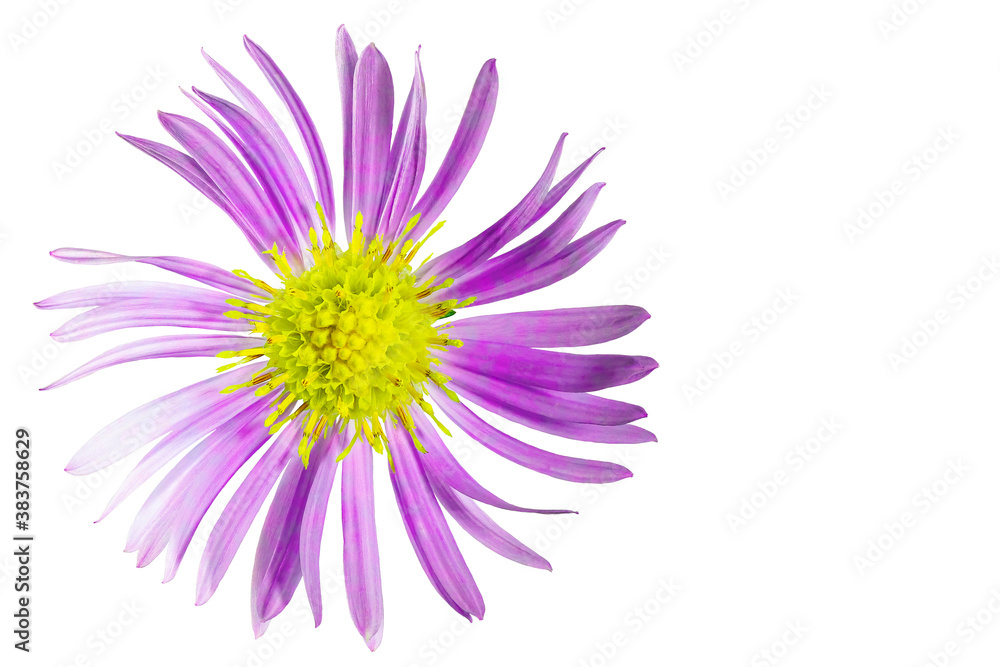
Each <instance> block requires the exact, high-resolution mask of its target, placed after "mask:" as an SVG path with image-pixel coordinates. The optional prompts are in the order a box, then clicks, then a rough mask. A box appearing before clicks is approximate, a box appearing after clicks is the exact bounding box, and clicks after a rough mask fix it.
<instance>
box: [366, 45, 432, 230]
mask: <svg viewBox="0 0 1000 667" xmlns="http://www.w3.org/2000/svg"><path fill="white" fill-rule="evenodd" d="M414 58H415V60H416V65H415V72H414V74H413V84H412V85H411V86H410V94H409V97H407V99H406V104H405V105H404V107H403V115H402V117H401V118H400V119H399V127H398V128H397V130H396V138H395V139H394V140H393V144H392V151H391V153H390V155H389V165H390V166H391V169H390V171H389V175H390V181H389V182H388V190H387V191H386V194H385V201H384V202H383V204H382V214H381V217H380V220H379V226H378V228H377V230H376V231H377V233H380V234H382V235H383V236H385V237H386V238H389V239H395V238H397V237H398V236H399V234H400V232H402V230H403V228H404V226H405V224H406V223H407V222H408V220H407V219H406V215H407V213H409V211H410V208H411V207H412V206H413V200H414V199H416V198H417V189H418V188H419V187H420V180H421V179H422V178H423V176H424V163H425V161H426V158H427V124H426V117H427V97H426V92H425V91H424V75H423V72H422V71H421V70H420V52H419V51H417V54H416V56H415V57H414Z"/></svg>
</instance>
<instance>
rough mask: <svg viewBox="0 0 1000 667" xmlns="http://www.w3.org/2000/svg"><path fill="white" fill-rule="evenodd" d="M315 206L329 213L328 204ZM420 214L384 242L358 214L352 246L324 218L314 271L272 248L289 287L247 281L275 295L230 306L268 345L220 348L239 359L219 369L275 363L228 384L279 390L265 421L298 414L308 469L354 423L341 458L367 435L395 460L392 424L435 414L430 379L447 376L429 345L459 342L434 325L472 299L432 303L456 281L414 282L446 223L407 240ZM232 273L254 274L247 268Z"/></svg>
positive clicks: (274, 425)
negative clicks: (322, 442) (334, 434)
mask: <svg viewBox="0 0 1000 667" xmlns="http://www.w3.org/2000/svg"><path fill="white" fill-rule="evenodd" d="M318 210H319V212H320V217H321V219H323V215H322V209H319V208H318ZM418 219H419V218H418V217H414V218H413V219H412V220H411V221H410V223H409V224H408V225H407V227H406V229H405V231H404V233H403V235H402V236H401V238H400V239H398V240H397V241H393V242H390V243H388V244H387V243H385V242H384V241H383V239H382V237H381V236H376V237H375V238H373V239H371V240H368V239H365V238H364V236H363V235H362V233H361V215H360V214H358V217H357V219H356V221H355V226H354V233H353V236H352V238H351V242H350V244H349V245H348V246H347V247H346V248H341V247H340V246H339V245H337V244H336V243H334V242H333V240H332V238H331V237H330V234H329V231H328V230H327V227H326V223H325V219H323V230H322V238H321V239H318V238H317V235H316V234H315V231H313V233H312V234H311V237H312V258H313V263H312V266H311V268H308V269H306V270H305V271H303V272H301V273H297V274H296V273H293V272H292V270H291V268H290V266H289V264H288V262H287V261H286V260H285V258H284V256H283V254H281V253H279V252H278V250H277V248H273V249H272V250H270V251H268V254H270V255H271V256H272V258H273V259H274V263H275V265H276V266H277V267H278V275H279V277H280V278H281V280H282V282H283V286H282V287H281V288H273V287H271V286H269V285H267V284H266V283H264V282H263V281H259V280H255V279H251V280H253V282H254V284H255V285H257V287H258V288H260V289H261V290H262V291H263V292H264V293H266V297H265V298H270V299H271V301H270V302H269V303H267V304H266V305H262V306H260V305H257V304H248V303H244V302H242V301H237V300H233V301H231V302H230V303H231V304H232V305H234V306H237V307H238V308H241V310H238V311H231V312H230V315H231V316H233V317H245V318H247V319H249V320H251V321H253V323H254V332H255V333H258V334H260V335H261V336H262V338H263V342H262V345H261V347H259V348H253V349H251V350H243V351H240V352H239V353H236V352H233V353H229V352H227V353H222V354H221V355H220V356H223V357H234V356H242V357H243V359H242V360H241V361H238V362H236V364H229V365H228V366H225V367H223V368H229V367H232V366H234V365H237V364H239V363H243V362H246V361H250V360H254V359H259V358H262V357H264V358H266V359H267V361H268V362H269V363H268V365H267V367H266V368H265V369H263V370H262V371H260V372H259V373H257V374H256V375H255V376H254V377H253V379H252V380H251V381H250V382H248V383H246V384H245V385H241V386H239V387H230V388H228V389H229V390H236V389H239V388H241V387H244V386H245V387H253V388H255V391H256V392H257V393H258V395H261V396H263V395H265V394H268V393H270V392H272V391H274V390H276V389H278V388H279V387H282V388H283V391H282V392H281V393H280V394H279V398H278V399H277V400H276V401H275V403H274V406H273V407H274V411H273V412H272V413H271V414H270V415H269V416H268V417H267V420H266V423H267V424H268V425H269V426H270V427H271V430H272V432H276V431H277V430H278V429H279V428H281V427H282V426H283V425H284V424H285V423H287V422H289V421H291V420H292V419H294V418H295V417H298V416H300V415H301V416H302V423H303V424H304V426H303V436H302V441H301V443H300V446H299V454H300V456H301V457H302V460H303V463H304V464H305V465H308V462H309V452H310V450H311V448H312V446H313V444H314V443H315V442H316V440H318V439H319V438H320V437H322V436H324V435H325V434H326V433H327V431H328V430H329V429H331V428H336V429H338V430H343V429H344V428H346V426H347V424H348V423H351V422H353V423H354V426H355V438H354V440H352V441H351V443H350V445H349V446H348V447H347V448H345V450H344V452H343V453H342V454H341V457H343V456H346V455H347V453H348V452H349V451H350V448H351V446H353V444H354V441H355V440H357V437H358V435H360V434H361V433H364V434H365V436H366V439H367V441H368V442H369V443H370V444H371V446H372V447H373V448H375V450H376V451H379V452H381V451H382V450H383V449H384V450H385V452H386V454H387V455H388V456H389V457H390V461H391V452H389V443H388V441H387V439H386V436H385V432H386V427H387V425H388V424H389V423H390V422H391V423H392V424H394V425H395V424H402V425H403V426H404V428H407V429H408V430H410V432H411V434H412V424H413V420H412V418H411V417H410V412H409V411H410V410H411V409H413V407H414V405H416V406H417V407H419V408H420V409H421V410H423V411H425V412H426V413H428V414H429V415H430V416H431V417H434V414H433V410H432V408H431V406H430V403H429V402H428V401H427V400H425V395H426V393H427V392H426V389H427V385H428V383H433V384H435V385H437V386H440V387H442V388H444V385H445V383H446V382H447V381H448V380H449V378H448V377H447V376H445V375H442V374H441V373H440V372H438V371H437V370H435V369H434V368H433V367H434V365H435V364H436V363H437V359H436V358H435V357H434V356H433V355H432V351H433V349H434V348H438V349H440V348H442V347H443V346H446V345H456V346H460V345H461V341H458V340H454V339H450V338H449V337H448V335H447V333H446V331H445V329H444V328H443V327H439V326H436V322H437V321H438V320H439V319H442V318H444V317H446V316H447V315H449V314H451V313H452V312H454V309H455V308H459V307H462V306H464V305H468V304H469V303H471V300H467V301H466V302H463V303H461V304H459V303H457V302H456V301H455V300H445V301H437V300H435V299H434V296H433V295H434V293H435V292H437V291H438V290H440V289H442V288H444V287H447V286H448V285H450V284H451V281H450V280H445V281H441V282H437V281H436V278H435V277H431V278H429V279H427V280H424V281H422V282H418V280H417V278H416V276H415V275H414V271H413V268H412V266H411V262H412V261H413V259H414V257H415V256H416V254H417V252H418V251H419V250H420V248H421V247H422V245H423V243H424V242H425V241H426V240H427V238H429V237H430V235H431V234H433V233H434V232H435V231H437V229H439V228H440V226H441V223H439V224H438V225H437V226H435V227H434V228H433V229H432V230H431V231H430V232H429V233H428V234H427V236H426V237H424V239H422V240H420V241H414V240H410V239H406V235H407V234H408V233H409V231H410V230H411V229H412V228H413V227H414V226H415V225H416V223H417V221H418ZM236 273H237V275H241V276H242V277H247V278H249V276H248V275H246V273H245V272H236ZM262 296H263V295H262ZM220 370H222V369H220ZM446 391H448V393H449V395H452V396H454V394H453V393H452V392H451V391H450V390H447V389H446ZM436 421H437V420H436V419H435V422H436ZM442 428H443V427H442ZM445 432H447V431H445ZM413 437H414V442H415V443H417V446H418V448H420V444H419V441H418V440H416V436H415V434H414V435H413Z"/></svg>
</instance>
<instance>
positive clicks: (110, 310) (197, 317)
mask: <svg viewBox="0 0 1000 667" xmlns="http://www.w3.org/2000/svg"><path fill="white" fill-rule="evenodd" d="M227 310H232V308H230V307H229V306H227V305H226V304H225V303H221V304H219V305H218V306H209V305H208V304H204V303H198V302H196V301H170V300H166V299H123V300H119V301H116V302H115V303H111V304H108V305H104V306H98V307H96V308H93V309H91V310H88V311H86V312H83V313H80V314H79V315H77V316H76V317H73V318H72V319H70V320H69V321H68V322H66V323H65V324H63V325H62V326H61V327H59V328H58V329H56V330H55V331H53V332H52V337H53V338H54V339H56V340H58V341H60V342H62V341H71V340H84V339H86V338H90V337H92V336H96V335H98V334H102V333H107V332H109V331H117V330H118V329H130V328H132V327H187V328H193V329H214V330H216V331H240V332H249V331H250V329H251V328H252V327H250V326H249V325H248V324H247V320H244V319H233V318H230V317H226V316H225V315H224V314H223V313H225V312H226V311H227Z"/></svg>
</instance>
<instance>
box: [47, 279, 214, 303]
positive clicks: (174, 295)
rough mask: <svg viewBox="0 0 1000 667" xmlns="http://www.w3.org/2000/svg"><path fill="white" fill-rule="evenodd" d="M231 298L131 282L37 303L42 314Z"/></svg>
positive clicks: (80, 290)
mask: <svg viewBox="0 0 1000 667" xmlns="http://www.w3.org/2000/svg"><path fill="white" fill-rule="evenodd" d="M229 298H231V297H230V296H229V295H228V294H226V293H225V292H219V291H216V290H210V289H204V288H201V287H189V286H187V285H175V284H173V283H161V282H155V281H143V280H131V281H128V282H120V283H105V284H103V285H91V286H90V287H78V288H76V289H72V290H68V291H66V292H61V293H59V294H56V295H55V296H50V297H49V298H47V299H42V300H41V301H38V302H36V303H35V307H36V308H41V309H42V310H49V309H59V308H91V307H93V306H103V305H106V304H109V303H114V302H116V301H118V300H120V299H171V300H173V299H180V300H184V301H196V302H199V303H208V304H218V303H224V302H225V300H226V299H229Z"/></svg>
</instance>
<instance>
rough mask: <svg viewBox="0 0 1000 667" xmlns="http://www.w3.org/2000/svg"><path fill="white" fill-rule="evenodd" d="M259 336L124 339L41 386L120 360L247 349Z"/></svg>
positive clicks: (257, 342)
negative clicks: (127, 341) (126, 340)
mask: <svg viewBox="0 0 1000 667" xmlns="http://www.w3.org/2000/svg"><path fill="white" fill-rule="evenodd" d="M261 342H262V340H261V339H260V338H250V337H248V336H202V335H190V336H158V337H156V338H147V339H145V340H138V341H133V342H131V343H125V344H123V345H119V346H117V347H113V348H111V349H110V350H108V351H107V352H105V353H103V354H100V355H98V356H96V357H94V358H93V359H92V360H90V361H88V362H87V363H85V364H84V365H83V366H80V367H79V368H77V369H76V370H75V371H73V372H72V373H69V374H68V375H66V376H64V377H62V378H61V379H59V380H56V381H55V382H53V383H52V384H50V385H49V386H47V387H42V390H43V391H44V390H46V389H55V388H56V387H61V386H63V385H64V384H68V383H70V382H73V381H74V380H79V379H80V378H84V377H87V376H88V375H90V374H91V373H96V372H97V371H99V370H101V369H104V368H109V367H111V366H117V365H118V364H124V363H128V362H130V361H140V360H142V359H165V358H173V357H214V356H215V355H217V354H218V353H219V352H226V351H229V350H246V349H249V348H252V347H258V346H260V345H261Z"/></svg>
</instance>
